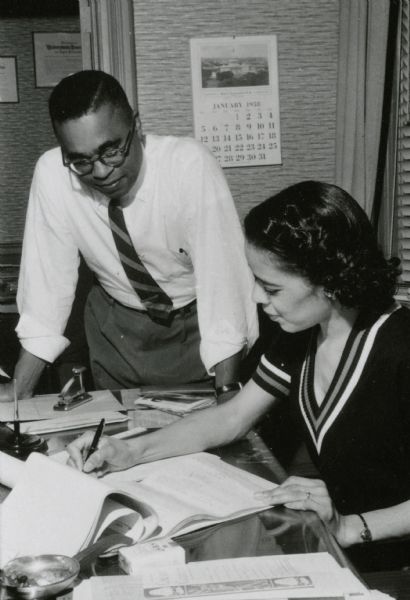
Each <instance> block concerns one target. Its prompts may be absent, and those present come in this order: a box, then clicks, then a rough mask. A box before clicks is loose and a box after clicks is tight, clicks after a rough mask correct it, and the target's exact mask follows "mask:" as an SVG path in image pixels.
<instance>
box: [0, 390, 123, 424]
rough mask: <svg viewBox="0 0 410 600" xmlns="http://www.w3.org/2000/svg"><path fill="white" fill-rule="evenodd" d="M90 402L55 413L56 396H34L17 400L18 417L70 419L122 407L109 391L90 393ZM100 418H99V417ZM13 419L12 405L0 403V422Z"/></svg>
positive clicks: (11, 403)
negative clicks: (74, 416)
mask: <svg viewBox="0 0 410 600" xmlns="http://www.w3.org/2000/svg"><path fill="white" fill-rule="evenodd" d="M90 394H91V396H92V400H90V401H89V402H87V403H85V404H81V405H80V406H76V407H75V408H73V409H72V410H69V411H56V410H54V405H55V404H56V403H57V402H58V400H59V397H58V395H57V394H47V395H45V396H34V397H33V398H26V399H23V400H19V417H20V420H21V421H34V420H37V419H54V418H70V416H72V415H84V414H89V413H94V414H100V413H101V412H104V411H120V410H124V407H123V406H122V404H121V403H120V402H118V400H117V399H116V398H115V396H114V395H113V394H112V392H110V391H109V390H101V391H93V392H90ZM100 418H101V417H100ZM13 419H14V403H13V402H1V403H0V421H3V422H6V423H7V422H10V421H13Z"/></svg>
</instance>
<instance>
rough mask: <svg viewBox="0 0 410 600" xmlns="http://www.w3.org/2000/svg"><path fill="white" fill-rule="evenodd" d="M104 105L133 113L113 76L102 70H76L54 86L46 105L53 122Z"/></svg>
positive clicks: (75, 116)
mask: <svg viewBox="0 0 410 600" xmlns="http://www.w3.org/2000/svg"><path fill="white" fill-rule="evenodd" d="M104 104H111V105H113V106H116V107H118V108H122V109H123V110H124V111H125V114H128V113H129V114H130V115H131V114H132V108H131V106H130V104H129V102H128V99H127V96H126V94H125V92H124V90H123V88H122V87H121V85H120V83H119V82H118V81H117V79H115V77H113V76H112V75H109V74H108V73H104V71H78V72H77V73H74V74H72V75H69V76H68V77H64V79H62V80H61V81H60V82H59V83H58V84H57V85H56V87H55V88H54V89H53V91H52V92H51V94H50V98H49V101H48V108H49V112H50V118H51V121H52V123H53V125H54V123H63V122H64V121H68V120H70V119H78V118H79V117H82V116H83V115H85V114H87V113H89V112H95V111H96V110H98V109H99V108H100V106H102V105H104Z"/></svg>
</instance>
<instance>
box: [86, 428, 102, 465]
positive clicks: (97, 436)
mask: <svg viewBox="0 0 410 600" xmlns="http://www.w3.org/2000/svg"><path fill="white" fill-rule="evenodd" d="M104 425H105V419H101V421H100V424H99V425H98V427H97V430H96V432H95V435H94V437H93V441H92V442H91V446H90V447H89V448H88V452H87V454H86V456H85V460H84V462H87V460H88V459H89V458H90V456H91V454H93V453H94V452H95V451H96V450H97V448H98V442H99V441H100V438H101V436H102V434H103V431H104Z"/></svg>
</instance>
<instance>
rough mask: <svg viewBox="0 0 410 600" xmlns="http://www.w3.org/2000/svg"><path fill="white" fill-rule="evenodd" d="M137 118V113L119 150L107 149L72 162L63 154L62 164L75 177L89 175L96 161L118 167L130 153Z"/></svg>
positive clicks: (74, 159)
mask: <svg viewBox="0 0 410 600" xmlns="http://www.w3.org/2000/svg"><path fill="white" fill-rule="evenodd" d="M137 117H138V113H137V114H135V115H134V117H133V120H132V127H131V129H130V131H129V133H128V135H127V139H126V140H125V144H124V145H123V146H122V147H120V148H108V149H107V150H103V151H102V152H100V153H98V154H97V155H96V156H94V157H91V158H73V159H72V160H70V159H68V158H66V157H65V156H64V154H63V164H64V166H65V167H68V168H69V169H70V170H71V171H73V173H76V174H77V175H89V174H90V173H91V172H92V170H93V169H94V163H96V162H97V161H99V162H101V163H102V164H103V165H106V166H107V167H120V166H121V165H122V164H123V162H124V161H125V159H126V158H127V156H128V153H129V151H130V147H131V142H132V138H133V137H134V133H135V122H136V119H137Z"/></svg>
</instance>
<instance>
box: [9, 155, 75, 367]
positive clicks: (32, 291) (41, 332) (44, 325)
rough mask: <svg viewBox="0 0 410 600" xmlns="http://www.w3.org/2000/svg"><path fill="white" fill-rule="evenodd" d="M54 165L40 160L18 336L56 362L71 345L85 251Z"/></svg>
mask: <svg viewBox="0 0 410 600" xmlns="http://www.w3.org/2000/svg"><path fill="white" fill-rule="evenodd" d="M51 162H52V161H51ZM49 167H50V156H48V157H45V156H43V157H42V158H40V160H39V161H38V163H37V165H36V169H35V172H34V176H33V181H32V185H31V190H30V198H29V203H28V209H27V216H26V225H25V232H24V241H23V250H22V260H21V267H20V274H19V283H18V291H17V307H18V311H19V314H20V319H19V322H18V324H17V327H16V332H17V335H18V337H19V339H20V343H21V345H22V347H23V348H24V349H25V350H27V351H28V352H30V353H32V354H34V355H35V356H38V357H39V358H42V359H44V360H46V361H48V362H53V361H54V360H55V359H56V358H57V357H58V356H59V354H61V352H62V351H63V350H64V349H65V348H66V347H67V346H68V345H69V341H68V339H67V338H65V337H64V329H65V326H66V323H67V320H68V317H69V315H70V311H71V306H72V302H73V299H74V293H75V287H76V283H77V278H78V265H79V253H78V249H77V247H76V245H75V243H74V241H73V238H72V233H71V231H70V228H69V227H68V225H67V222H66V218H65V210H64V201H63V196H64V183H63V182H61V181H59V176H58V173H54V172H53V170H51V169H50V168H49Z"/></svg>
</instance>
